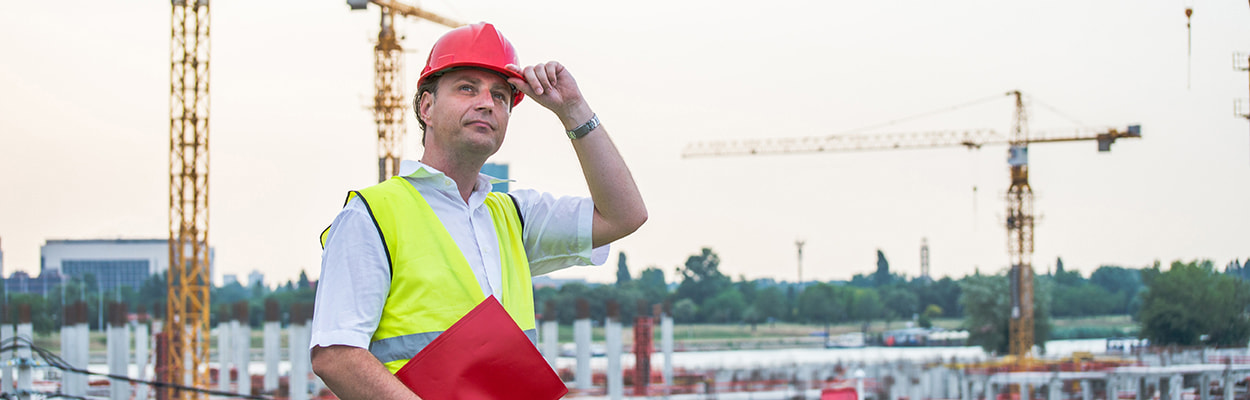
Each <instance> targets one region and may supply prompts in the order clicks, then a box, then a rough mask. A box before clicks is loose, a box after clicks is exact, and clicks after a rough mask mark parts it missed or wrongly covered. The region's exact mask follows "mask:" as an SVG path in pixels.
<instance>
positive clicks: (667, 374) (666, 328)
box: [660, 302, 673, 395]
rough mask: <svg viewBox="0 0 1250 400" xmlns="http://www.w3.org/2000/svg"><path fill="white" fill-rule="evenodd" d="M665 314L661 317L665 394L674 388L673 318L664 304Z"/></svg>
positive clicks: (661, 348)
mask: <svg viewBox="0 0 1250 400" xmlns="http://www.w3.org/2000/svg"><path fill="white" fill-rule="evenodd" d="M664 307H665V311H664V314H662V315H660V351H661V352H663V353H664V372H663V373H664V394H666V395H667V394H669V393H670V392H671V391H672V388H673V316H672V315H670V314H672V311H671V310H668V308H669V306H668V303H667V302H665V303H664Z"/></svg>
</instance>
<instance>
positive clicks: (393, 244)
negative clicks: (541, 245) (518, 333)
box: [322, 177, 537, 373]
mask: <svg viewBox="0 0 1250 400" xmlns="http://www.w3.org/2000/svg"><path fill="white" fill-rule="evenodd" d="M356 196H360V197H361V200H362V201H364V204H365V207H366V208H367V209H368V210H369V214H370V215H371V216H372V217H373V222H374V224H375V226H376V227H377V228H378V235H379V236H380V237H381V238H382V241H383V242H384V243H385V244H386V252H387V259H388V260H389V261H390V263H391V288H390V292H389V293H387V297H386V305H385V306H383V308H382V317H381V319H380V320H379V321H378V328H377V330H376V331H374V333H373V338H372V339H371V341H370V344H369V351H370V352H371V353H373V355H374V356H375V357H377V358H378V360H379V361H381V362H382V363H383V364H384V365H386V367H387V369H389V370H390V371H391V373H394V372H395V371H398V370H399V368H401V367H403V365H404V364H406V363H407V362H408V360H409V359H411V358H412V356H414V355H416V354H417V353H418V352H420V351H421V349H423V348H425V346H426V345H428V344H429V343H430V341H432V340H434V338H436V337H438V335H439V334H440V333H442V332H443V331H444V330H446V329H447V328H448V327H450V326H451V324H453V323H455V322H456V321H457V320H459V319H460V317H463V316H464V315H465V314H467V313H468V312H469V310H471V309H473V307H474V306H476V305H477V304H478V303H481V302H482V300H484V299H485V298H486V296H485V295H484V294H482V289H481V286H479V285H478V282H477V277H476V275H475V274H474V273H473V270H472V268H471V267H470V266H469V262H468V261H467V260H465V258H464V254H463V253H462V252H461V251H460V248H459V247H458V246H457V245H456V242H455V240H454V239H452V238H451V234H450V233H448V232H447V229H446V228H444V227H443V225H442V223H440V221H439V219H438V216H437V215H436V214H434V210H433V209H431V208H430V205H429V203H427V202H426V201H425V198H424V197H422V196H421V194H420V192H418V191H417V189H416V188H414V187H413V186H412V184H411V183H409V182H408V181H407V180H405V179H404V178H402V177H393V178H391V179H389V180H387V181H385V182H382V183H379V184H377V185H374V186H371V187H369V188H366V189H364V190H361V191H359V192H351V193H349V194H348V201H350V200H351V198H352V197H356ZM485 203H486V204H485V205H486V206H487V208H488V209H489V211H490V215H491V222H492V224H493V225H494V227H495V235H496V238H497V240H498V247H499V260H500V263H501V264H502V265H501V276H502V278H503V279H502V280H503V282H501V284H502V285H503V286H502V287H501V288H500V297H501V298H500V299H499V300H500V303H502V304H503V307H504V310H506V311H507V312H508V314H509V315H510V316H512V320H513V321H514V322H516V323H517V326H518V327H519V328H520V329H521V330H523V331H525V333H526V335H527V336H529V337H530V341H531V342H533V343H535V344H536V343H537V335H536V330H535V328H536V326H535V323H534V294H533V285H532V283H531V281H530V270H529V261H528V259H527V258H526V256H525V245H524V243H523V242H522V238H521V223H520V215H519V214H517V208H516V206H515V205H514V204H513V203H512V199H511V198H510V197H509V196H508V195H506V194H503V193H494V192H492V193H489V194H488V195H487V197H486V202H485ZM325 239H326V236H325V235H324V234H323V235H322V243H323V245H324V242H325Z"/></svg>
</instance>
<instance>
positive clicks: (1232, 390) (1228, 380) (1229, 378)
mask: <svg viewBox="0 0 1250 400" xmlns="http://www.w3.org/2000/svg"><path fill="white" fill-rule="evenodd" d="M1236 389H1237V378H1236V377H1235V376H1234V375H1233V373H1232V372H1225V373H1224V400H1233V397H1234V395H1235V394H1236V393H1237V391H1236Z"/></svg>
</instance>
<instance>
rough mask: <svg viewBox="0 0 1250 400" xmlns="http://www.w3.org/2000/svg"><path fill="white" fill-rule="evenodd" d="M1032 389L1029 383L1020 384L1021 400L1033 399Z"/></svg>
mask: <svg viewBox="0 0 1250 400" xmlns="http://www.w3.org/2000/svg"><path fill="white" fill-rule="evenodd" d="M1032 389H1033V388H1032V387H1030V385H1029V384H1028V383H1025V382H1020V400H1031V399H1032V398H1033V397H1032V396H1033V393H1032Z"/></svg>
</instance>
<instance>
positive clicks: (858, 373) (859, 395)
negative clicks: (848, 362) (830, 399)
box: [854, 369, 966, 400]
mask: <svg viewBox="0 0 1250 400" xmlns="http://www.w3.org/2000/svg"><path fill="white" fill-rule="evenodd" d="M864 375H865V374H864V370H863V369H857V370H855V372H854V376H855V399H856V400H864ZM965 400H966V399H965Z"/></svg>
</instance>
